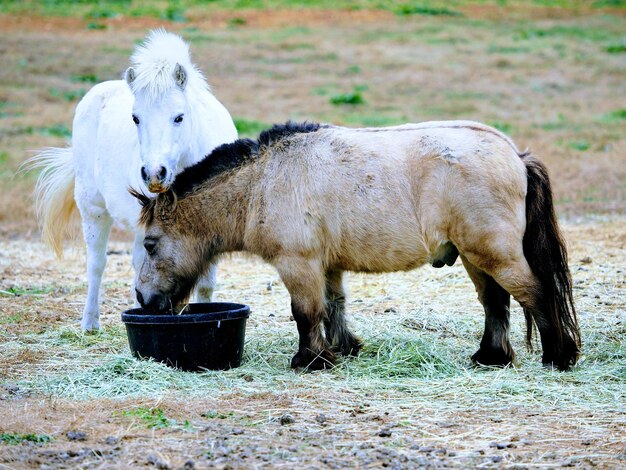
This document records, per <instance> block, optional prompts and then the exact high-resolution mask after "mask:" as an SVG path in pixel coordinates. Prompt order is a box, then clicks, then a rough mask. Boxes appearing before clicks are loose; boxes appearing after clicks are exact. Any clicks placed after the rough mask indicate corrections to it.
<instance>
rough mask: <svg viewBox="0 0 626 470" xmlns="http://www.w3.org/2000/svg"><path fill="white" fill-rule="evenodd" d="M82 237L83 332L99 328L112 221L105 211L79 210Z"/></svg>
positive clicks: (98, 209) (95, 209)
mask: <svg viewBox="0 0 626 470" xmlns="http://www.w3.org/2000/svg"><path fill="white" fill-rule="evenodd" d="M81 216H82V219H83V236H84V238H85V243H86V245H87V302H86V303H85V309H84V310H83V319H82V321H81V327H82V329H83V330H85V331H90V330H97V329H99V328H100V285H101V283H102V274H103V273H104V266H105V265H106V256H107V255H106V249H107V241H108V240H109V233H110V232H111V226H112V225H113V219H112V218H111V216H110V215H109V214H108V213H107V212H106V210H105V209H101V208H91V209H90V210H89V211H86V210H85V211H83V210H81Z"/></svg>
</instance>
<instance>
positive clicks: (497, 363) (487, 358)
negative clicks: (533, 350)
mask: <svg viewBox="0 0 626 470" xmlns="http://www.w3.org/2000/svg"><path fill="white" fill-rule="evenodd" d="M514 358H515V354H513V353H512V352H511V354H508V353H506V352H505V351H504V349H495V348H485V347H483V346H481V347H480V349H479V350H478V351H476V353H475V354H474V355H473V356H472V361H473V362H474V364H477V365H481V366H491V367H506V366H508V365H509V364H512V363H513V359H514Z"/></svg>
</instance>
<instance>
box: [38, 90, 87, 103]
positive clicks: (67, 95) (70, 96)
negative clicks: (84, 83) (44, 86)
mask: <svg viewBox="0 0 626 470" xmlns="http://www.w3.org/2000/svg"><path fill="white" fill-rule="evenodd" d="M48 91H49V93H50V96H52V97H53V98H60V99H63V100H65V101H76V100H80V99H81V98H82V97H83V96H85V94H86V93H87V90H85V89H84V88H81V89H80V90H69V91H62V90H59V89H58V88H50V89H49V90H48Z"/></svg>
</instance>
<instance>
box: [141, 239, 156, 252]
mask: <svg viewBox="0 0 626 470" xmlns="http://www.w3.org/2000/svg"><path fill="white" fill-rule="evenodd" d="M156 245H157V241H156V240H155V239H154V238H146V239H145V240H144V241H143V247H144V248H145V249H146V251H147V252H148V254H149V255H153V254H154V253H155V252H156Z"/></svg>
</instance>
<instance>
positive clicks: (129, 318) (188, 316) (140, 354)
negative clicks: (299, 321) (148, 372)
mask: <svg viewBox="0 0 626 470" xmlns="http://www.w3.org/2000/svg"><path fill="white" fill-rule="evenodd" d="M249 316H250V307H248V306H247V305H243V304H234V303H227V302H211V303H196V304H189V305H188V306H187V308H185V310H184V312H183V313H181V314H180V315H151V314H150V313H147V312H146V311H145V310H143V309H141V308H134V309H131V310H127V311H125V312H124V313H122V321H123V322H124V324H125V325H126V332H127V334H128V344H129V345H130V350H131V352H132V353H133V355H134V356H135V357H137V358H139V359H148V358H152V359H154V360H155V361H159V362H164V363H166V364H167V365H169V366H172V367H176V368H179V369H183V370H186V371H200V370H204V369H213V370H225V369H230V368H233V367H239V366H240V365H241V356H242V354H243V342H244V338H245V333H246V320H247V318H248V317H249Z"/></svg>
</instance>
